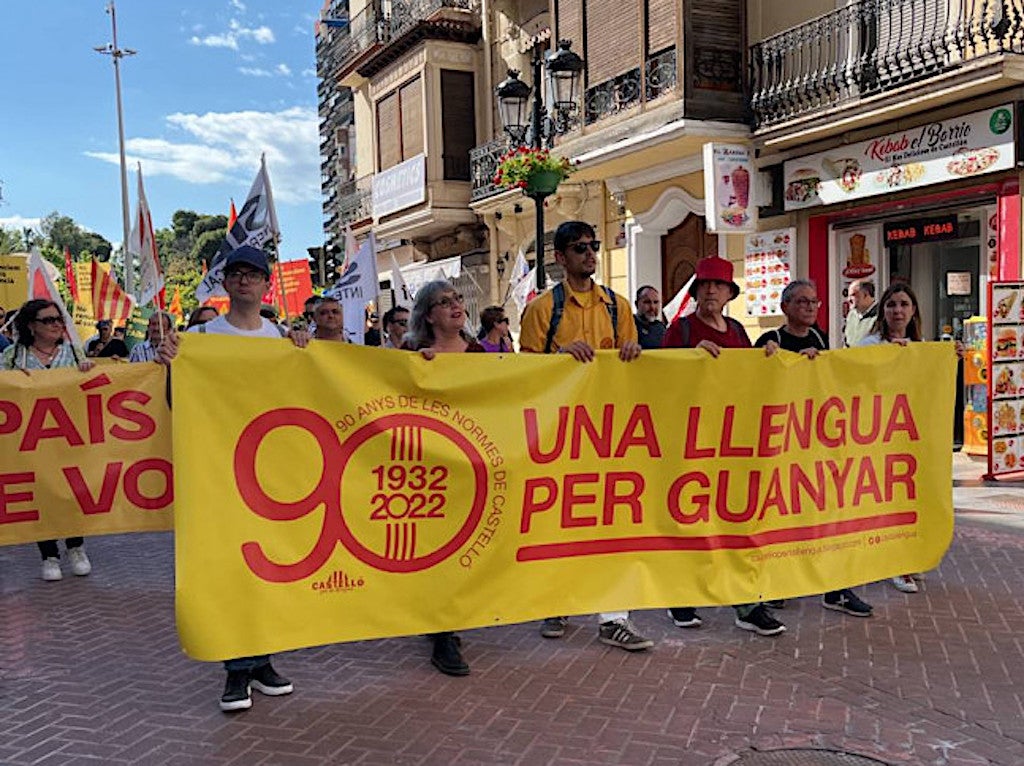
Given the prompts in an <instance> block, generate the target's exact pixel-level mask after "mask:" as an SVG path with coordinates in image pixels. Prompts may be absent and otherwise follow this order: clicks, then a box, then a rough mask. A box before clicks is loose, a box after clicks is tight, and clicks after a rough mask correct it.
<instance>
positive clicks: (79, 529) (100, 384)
mask: <svg viewBox="0 0 1024 766" xmlns="http://www.w3.org/2000/svg"><path fill="white" fill-rule="evenodd" d="M170 426H171V417H170V412H169V410H168V408H167V384H166V370H165V369H164V368H163V367H162V366H161V365H158V364H132V365H128V364H113V363H112V364H103V365H98V366H97V367H95V368H94V369H92V370H90V371H89V372H87V373H85V372H80V371H79V370H78V369H76V368H65V369H59V370H38V371H32V372H31V373H29V374H26V373H24V372H21V371H20V370H16V371H4V372H0V456H2V460H0V545H11V544H13V543H24V542H31V541H34V540H48V539H53V538H57V537H69V536H75V535H86V536H87V535H101V534H110V533H116V532H145V531H156V530H166V529H171V528H172V525H173V517H172V510H171V500H172V493H173V481H172V473H173V472H172V470H171V462H170V457H171V438H170Z"/></svg>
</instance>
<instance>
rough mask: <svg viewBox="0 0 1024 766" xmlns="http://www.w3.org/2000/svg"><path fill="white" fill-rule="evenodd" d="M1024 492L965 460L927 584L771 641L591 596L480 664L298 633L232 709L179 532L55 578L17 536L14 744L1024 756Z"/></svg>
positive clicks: (596, 755) (922, 758)
mask: <svg viewBox="0 0 1024 766" xmlns="http://www.w3.org/2000/svg"><path fill="white" fill-rule="evenodd" d="M977 472H978V470H977V468H976V466H975V465H971V464H970V463H969V461H965V460H962V461H961V462H960V463H959V464H958V473H957V475H958V476H964V477H967V476H971V475H976V474H977ZM1022 496H1024V493H1022V491H1021V488H1020V485H1006V484H1001V485H1000V486H996V487H991V486H990V487H985V486H983V485H981V484H980V483H972V482H970V481H969V480H965V481H963V482H961V483H960V486H959V487H957V489H956V491H955V497H956V502H957V505H958V507H961V508H962V509H963V513H959V514H958V519H957V522H958V523H957V532H956V539H955V541H954V544H953V547H952V549H951V550H950V552H949V554H948V555H947V557H946V559H945V561H944V562H943V564H942V566H941V567H940V569H939V570H937V571H936V572H932V573H930V574H929V575H928V578H927V580H926V581H925V583H924V585H923V589H922V592H921V593H919V594H917V595H909V596H908V595H903V594H901V593H898V592H897V591H896V590H894V589H893V588H891V587H889V586H888V585H882V584H874V585H870V586H867V587H865V588H863V589H861V591H860V592H861V594H862V595H863V596H864V597H865V598H866V599H867V600H868V601H869V602H871V603H872V604H874V606H875V617H874V618H873V619H870V620H860V619H856V618H852V617H844V616H841V615H839V614H836V613H834V612H829V611H826V610H824V609H822V608H821V607H820V605H819V602H818V601H817V600H815V599H811V598H806V599H802V600H800V601H797V602H791V604H790V606H789V608H787V609H786V610H785V611H783V612H781V613H780V615H779V616H780V617H781V618H782V619H783V620H784V621H785V622H786V623H787V625H788V626H789V632H788V633H786V634H785V635H784V636H782V637H781V638H779V639H775V640H773V639H766V638H758V637H755V636H752V635H750V634H746V633H743V632H741V631H739V630H737V629H735V628H733V627H732V625H731V620H732V613H731V610H727V609H714V610H704V611H703V613H702V614H703V616H704V617H705V625H704V627H703V628H702V629H700V630H696V631H692V630H691V631H684V630H679V629H676V628H674V627H672V625H671V623H670V622H669V621H668V619H667V618H666V617H665V616H664V613H663V612H660V611H658V612H654V611H651V612H643V613H640V614H638V615H636V622H637V624H638V626H639V627H640V629H641V630H642V631H643V632H645V633H647V634H648V635H650V636H651V637H653V638H655V639H656V640H657V645H656V646H655V648H654V649H653V650H652V651H649V652H646V653H641V654H637V655H627V654H626V653H625V652H622V651H619V650H616V649H611V648H607V647H605V646H603V645H601V644H599V643H598V642H597V641H596V639H595V629H594V625H593V622H592V619H588V618H577V619H575V620H574V621H573V623H572V628H571V629H570V631H569V633H568V634H567V635H566V637H565V638H564V639H562V640H561V641H546V640H543V639H541V638H540V637H539V636H538V635H537V630H536V626H534V625H517V626H512V627H507V628H496V629H488V630H477V631H468V632H466V633H465V634H464V635H463V640H464V649H465V653H466V656H467V659H468V660H469V662H470V664H471V665H472V668H473V673H472V675H471V676H469V677H468V678H462V679H452V678H447V677H445V676H442V675H440V674H439V673H437V672H436V671H435V670H434V669H433V668H432V667H431V666H430V664H429V662H428V655H429V646H430V644H429V642H428V641H426V640H424V639H423V638H417V637H412V638H403V639H393V640H386V641H373V642H365V643H359V644H350V645H334V646H328V647H321V648H317V649H309V650H304V651H300V652H294V653H291V654H288V655H285V656H282V657H281V658H280V660H279V662H278V665H279V668H280V669H281V670H282V671H283V672H284V673H285V674H286V675H288V676H290V677H291V678H292V679H293V680H294V681H295V684H296V693H295V694H293V695H291V696H290V697H284V698H278V699H271V698H267V697H262V696H260V695H254V697H255V699H254V703H255V704H254V706H253V708H252V710H250V711H248V712H245V713H241V714H236V715H233V716H226V715H224V714H222V713H221V712H220V711H219V710H218V708H217V704H216V703H217V697H218V696H219V694H220V690H221V685H222V683H223V674H222V671H221V669H220V668H219V666H217V665H213V664H201V663H197V662H193V661H190V660H188V659H187V658H186V657H184V655H182V653H181V651H180V649H179V648H178V645H177V639H176V635H175V633H174V623H173V617H174V612H173V562H172V553H173V548H172V539H171V536H170V535H169V534H160V535H125V536H121V537H110V538H96V539H93V540H91V541H90V542H89V552H90V554H91V556H92V559H93V563H94V567H95V571H94V573H93V575H92V576H90V577H87V578H74V577H71V576H70V575H69V574H66V575H65V580H64V581H62V582H59V583H44V582H43V581H41V580H40V579H39V576H38V561H37V556H36V552H35V549H34V547H33V546H17V547H13V548H0V593H2V597H0V615H2V617H0V721H2V722H3V727H2V733H0V764H12V765H13V764H18V765H19V766H20V765H21V764H46V766H57V765H60V766H65V765H70V764H135V763H139V764H154V765H156V764H180V765H184V764H225V765H226V764H247V765H253V766H255V765H256V764H261V765H262V764H286V765H288V766H304V765H306V764H326V763H330V764H355V763H358V764H449V763H452V764H531V766H532V765H535V764H545V763H559V764H588V765H590V764H631V765H632V764H637V765H640V764H659V765H666V766H667V764H684V765H686V766H689V765H691V764H692V765H693V766H709V765H714V766H724V764H728V763H730V762H731V761H733V760H734V759H735V758H736V757H737V756H738V755H740V754H749V753H750V752H751V750H752V749H759V750H773V749H782V748H821V749H832V750H838V751H848V752H852V753H857V754H860V755H865V756H870V757H872V758H875V759H877V760H878V761H879V762H882V763H887V764H915V765H917V764H935V765H936V766H937V765H939V764H943V765H945V764H949V765H950V766H954V765H955V766H968V765H970V766H976V765H980V764H999V765H1000V766H1004V765H1019V764H1024V683H1022V682H1024V610H1022V608H1021V605H1020V600H1019V597H1020V594H1022V593H1024V525H1022V521H1024V501H1022V500H1021V498H1022ZM743 760H744V759H743V758H740V760H738V761H737V765H738V766H742V763H743ZM799 762H800V763H810V761H805V760H801V761H799Z"/></svg>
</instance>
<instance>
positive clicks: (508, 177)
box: [494, 146, 575, 189]
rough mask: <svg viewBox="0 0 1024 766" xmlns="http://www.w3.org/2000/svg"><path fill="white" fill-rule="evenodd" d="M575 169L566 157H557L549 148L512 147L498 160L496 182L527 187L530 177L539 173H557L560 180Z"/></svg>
mask: <svg viewBox="0 0 1024 766" xmlns="http://www.w3.org/2000/svg"><path fill="white" fill-rule="evenodd" d="M574 170H575V168H574V167H573V164H572V163H571V162H570V161H569V159H568V158H566V157H556V156H553V155H552V154H551V152H550V151H548V150H547V149H531V148H530V147H527V146H520V147H516V148H514V149H510V150H509V151H507V152H506V153H505V154H503V155H502V157H501V159H500V160H499V161H498V171H497V173H496V174H495V176H494V183H495V184H496V185H498V186H505V187H507V188H509V189H515V188H519V189H525V188H526V187H527V186H529V182H530V179H531V178H532V177H533V176H534V175H536V174H538V173H555V174H557V175H558V179H559V181H564V180H565V179H566V177H567V176H568V175H569V174H570V173H572V172H573V171H574Z"/></svg>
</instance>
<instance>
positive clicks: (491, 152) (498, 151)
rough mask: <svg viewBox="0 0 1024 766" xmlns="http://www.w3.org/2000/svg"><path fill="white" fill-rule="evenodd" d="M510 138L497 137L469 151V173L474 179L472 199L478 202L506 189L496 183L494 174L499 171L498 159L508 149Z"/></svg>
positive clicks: (471, 178)
mask: <svg viewBox="0 0 1024 766" xmlns="http://www.w3.org/2000/svg"><path fill="white" fill-rule="evenodd" d="M508 148H509V140H508V139H507V138H496V139H494V140H493V141H488V142H487V143H486V144H481V145H480V146H476V147H474V148H473V149H471V150H470V151H469V175H470V180H471V181H472V184H473V185H472V190H473V191H472V194H471V195H470V201H471V202H476V201H477V200H482V199H484V198H485V197H490V196H492V195H494V194H498V193H499V192H502V191H504V190H505V189H504V187H501V186H498V185H497V184H495V183H494V175H495V174H496V173H497V172H498V160H500V159H501V155H503V154H504V153H505V152H507V151H508Z"/></svg>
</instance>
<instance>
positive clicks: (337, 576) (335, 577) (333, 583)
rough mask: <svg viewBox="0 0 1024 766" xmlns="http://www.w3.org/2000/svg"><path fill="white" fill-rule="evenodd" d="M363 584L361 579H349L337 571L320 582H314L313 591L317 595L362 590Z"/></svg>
mask: <svg viewBox="0 0 1024 766" xmlns="http://www.w3.org/2000/svg"><path fill="white" fill-rule="evenodd" d="M365 584H366V583H365V581H364V580H363V578H362V577H349V576H348V575H347V574H345V573H344V572H342V571H341V570H340V569H337V570H335V571H333V572H331V574H330V575H329V576H327V577H325V578H324V579H322V580H314V581H313V590H315V591H316V592H317V593H341V592H343V591H350V590H356V589H357V588H362V587H363V585H365Z"/></svg>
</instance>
